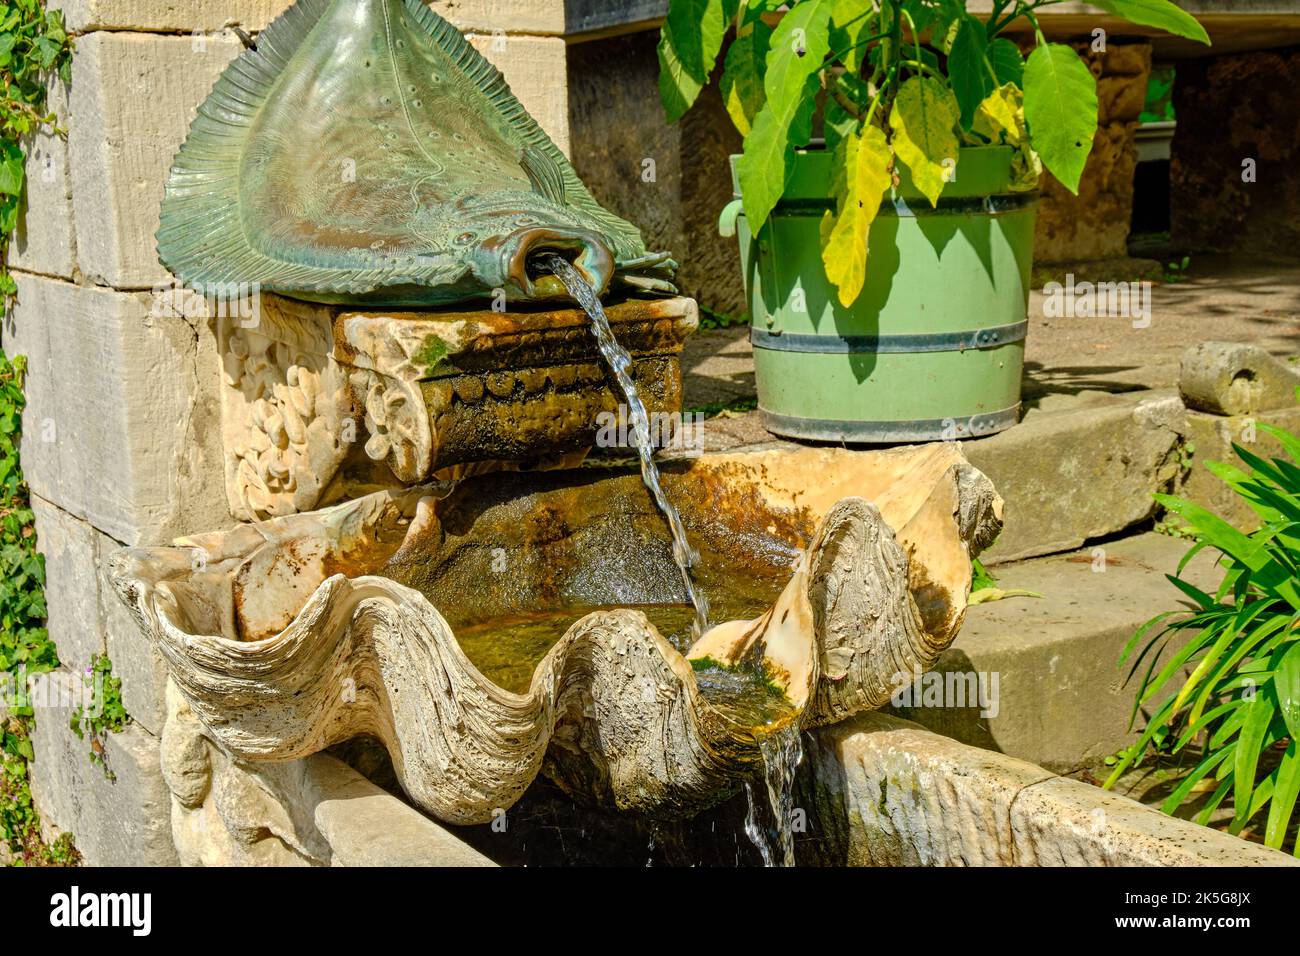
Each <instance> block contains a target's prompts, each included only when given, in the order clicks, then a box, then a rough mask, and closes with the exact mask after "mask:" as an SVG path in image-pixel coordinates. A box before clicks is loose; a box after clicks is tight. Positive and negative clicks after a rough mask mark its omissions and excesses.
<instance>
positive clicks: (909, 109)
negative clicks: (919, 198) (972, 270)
mask: <svg viewBox="0 0 1300 956" xmlns="http://www.w3.org/2000/svg"><path fill="white" fill-rule="evenodd" d="M1059 2H1062V0H992V4H991V8H990V12H989V14H988V16H987V18H986V19H983V20H981V19H980V18H979V17H977V16H975V15H974V14H973V13H971V12H969V11H968V10H967V9H966V6H967V4H966V0H671V2H670V5H669V9H668V16H667V18H666V20H665V21H664V24H663V28H662V30H661V34H660V42H659V63H660V80H659V88H660V94H661V98H662V101H663V105H664V109H665V111H666V112H667V115H668V119H669V120H670V121H676V120H677V119H679V118H680V117H681V116H682V115H683V114H684V113H685V112H686V110H687V109H689V108H690V106H691V104H692V103H694V101H695V99H696V98H697V97H698V96H699V94H700V91H701V90H702V89H703V88H704V86H705V85H706V84H707V83H708V81H709V77H710V75H711V74H712V72H713V70H714V68H715V67H716V65H717V60H718V57H719V54H720V53H721V51H722V49H723V45H724V42H725V40H726V38H727V35H728V34H733V39H732V42H731V45H730V47H729V48H728V50H727V54H726V58H725V61H724V63H723V67H722V75H721V92H722V95H723V98H724V101H725V103H726V107H727V111H728V113H729V114H730V116H731V118H732V120H733V122H734V123H735V124H736V127H737V128H738V129H739V130H740V132H741V134H742V135H743V136H744V141H745V145H744V155H743V156H742V157H741V159H740V161H739V167H738V170H737V173H738V178H739V181H740V187H741V194H742V201H743V204H744V210H745V215H746V217H747V218H748V219H749V226H750V229H751V231H752V232H753V233H754V234H757V233H758V231H759V229H761V228H762V226H763V224H764V223H765V222H766V221H767V218H768V216H769V215H770V214H771V212H772V210H773V209H774V208H775V207H776V204H777V201H778V200H779V199H780V197H781V195H782V192H783V191H784V189H785V187H786V183H787V181H788V179H789V176H790V174H791V171H792V169H793V159H794V152H795V150H796V149H798V148H800V147H804V146H807V145H808V144H809V143H810V141H811V140H812V138H813V132H814V128H815V124H816V120H817V118H818V116H820V121H821V129H822V132H823V137H824V141H825V148H826V149H829V150H832V151H833V152H834V159H833V163H832V166H833V170H834V173H833V181H832V182H831V183H830V184H829V192H830V197H829V198H831V199H833V203H832V206H833V208H832V209H828V210H827V211H826V212H825V213H824V215H823V219H822V229H821V243H822V260H823V263H824V265H825V268H826V275H827V278H828V279H829V280H830V281H831V282H832V283H833V284H834V285H835V286H836V288H837V291H838V295H839V298H840V301H841V302H843V303H844V304H845V305H846V306H847V305H848V304H849V303H851V302H852V301H853V300H854V299H856V298H857V295H858V293H859V292H860V290H861V288H862V286H863V283H864V281H865V277H866V259H867V236H868V232H869V229H870V226H871V221H872V220H873V219H874V218H875V214H876V211H877V209H878V208H879V205H880V199H881V197H882V196H883V195H884V193H885V192H886V191H887V190H888V189H889V188H890V187H891V185H897V183H898V171H899V164H900V163H901V164H902V166H905V167H906V168H907V171H908V172H909V173H910V175H911V179H912V182H913V183H914V184H915V185H916V187H917V189H918V190H919V191H920V192H921V193H922V194H923V195H924V196H925V197H926V199H928V200H929V201H930V202H931V203H932V204H935V205H937V204H938V201H939V196H940V194H941V193H942V192H943V188H944V185H945V184H946V183H947V182H950V181H952V180H953V179H954V178H955V176H956V175H958V169H957V167H958V164H959V163H960V158H961V148H962V147H963V146H981V145H1006V146H1011V147H1014V148H1015V150H1016V158H1015V161H1014V165H1013V179H1014V180H1016V181H1017V182H1018V184H1019V185H1020V186H1021V187H1023V188H1032V185H1033V184H1034V183H1035V182H1036V179H1037V175H1038V172H1039V171H1040V169H1041V166H1046V167H1047V169H1048V170H1050V171H1051V172H1052V174H1053V175H1054V176H1055V177H1056V178H1057V179H1058V180H1060V181H1061V183H1062V184H1064V185H1065V186H1066V187H1067V188H1068V189H1070V190H1071V191H1072V192H1075V193H1077V192H1078V187H1079V178H1080V176H1082V174H1083V168H1084V164H1085V163H1086V162H1087V159H1088V154H1089V152H1090V151H1091V150H1092V142H1093V136H1094V135H1095V133H1096V130H1097V89H1096V80H1095V78H1094V77H1093V75H1092V72H1091V71H1090V70H1089V69H1088V67H1087V65H1086V64H1085V63H1084V62H1083V60H1082V59H1080V57H1079V55H1078V53H1076V52H1075V49H1074V48H1073V47H1071V46H1068V45H1065V44H1062V43H1049V42H1048V41H1047V39H1046V38H1045V37H1044V35H1043V31H1042V29H1041V27H1040V25H1039V22H1038V17H1037V14H1038V11H1040V10H1041V9H1042V8H1044V7H1049V6H1052V5H1053V4H1055V3H1059ZM1094 2H1095V4H1096V5H1097V6H1099V7H1101V8H1102V9H1104V10H1105V11H1107V12H1108V13H1110V14H1112V15H1114V16H1118V17H1121V18H1123V19H1125V20H1127V21H1129V22H1131V23H1134V24H1139V25H1142V26H1146V27H1155V28H1158V29H1161V30H1164V31H1166V32H1169V33H1172V34H1176V35H1178V36H1181V37H1187V38H1190V39H1193V40H1199V41H1200V42H1202V43H1206V44H1208V43H1209V42H1210V41H1209V37H1208V35H1207V34H1206V32H1205V30H1204V28H1203V27H1202V26H1201V25H1200V24H1199V23H1198V22H1197V21H1196V20H1195V18H1193V17H1192V16H1191V15H1190V14H1188V13H1186V12H1185V11H1184V10H1182V9H1180V8H1179V7H1177V6H1175V5H1174V4H1173V3H1171V2H1169V0H1094ZM1017 21H1023V22H1024V23H1026V24H1027V25H1028V27H1029V28H1031V29H1032V35H1033V45H1032V48H1030V50H1029V53H1028V56H1025V55H1024V54H1023V53H1022V49H1021V46H1020V44H1018V43H1017V42H1015V41H1013V40H1012V39H1010V38H1008V37H1007V36H1005V35H1004V34H1005V33H1006V31H1007V28H1008V27H1010V26H1011V25H1012V24H1015V23H1017ZM1040 160H1041V165H1040Z"/></svg>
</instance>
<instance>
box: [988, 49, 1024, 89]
mask: <svg viewBox="0 0 1300 956" xmlns="http://www.w3.org/2000/svg"><path fill="white" fill-rule="evenodd" d="M989 62H990V63H992V64H993V72H994V73H995V74H996V75H997V78H998V85H999V86H1001V85H1003V84H1005V83H1014V84H1016V86H1021V87H1023V85H1024V82H1025V58H1024V57H1023V56H1021V55H1020V47H1018V46H1016V44H1015V43H1014V42H1013V41H1011V40H1008V39H1007V38H1006V37H998V38H997V39H995V40H994V41H993V42H992V43H990V44H989Z"/></svg>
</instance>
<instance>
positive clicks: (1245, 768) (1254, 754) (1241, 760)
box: [1232, 694, 1276, 813]
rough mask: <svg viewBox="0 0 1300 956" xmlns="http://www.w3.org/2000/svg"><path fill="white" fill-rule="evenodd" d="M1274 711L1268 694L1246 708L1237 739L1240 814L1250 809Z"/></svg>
mask: <svg viewBox="0 0 1300 956" xmlns="http://www.w3.org/2000/svg"><path fill="white" fill-rule="evenodd" d="M1275 712H1276V707H1274V705H1273V700H1272V698H1270V697H1269V695H1268V694H1257V695H1256V697H1255V699H1254V700H1252V701H1251V702H1250V703H1249V704H1247V705H1246V709H1245V716H1244V717H1243V719H1242V722H1241V733H1240V735H1239V736H1238V737H1237V754H1236V757H1235V758H1234V765H1233V773H1232V776H1233V797H1232V801H1233V803H1234V805H1235V806H1236V807H1237V812H1239V813H1241V812H1244V811H1245V810H1246V808H1247V807H1249V806H1250V795H1251V793H1253V792H1254V790H1255V768H1256V767H1257V766H1258V765H1259V752H1260V749H1261V748H1262V747H1263V744H1264V735H1265V734H1266V733H1268V725H1269V723H1270V722H1271V721H1272V720H1273V714H1274V713H1275Z"/></svg>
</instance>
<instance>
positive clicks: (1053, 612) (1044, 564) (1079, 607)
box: [898, 533, 1220, 773]
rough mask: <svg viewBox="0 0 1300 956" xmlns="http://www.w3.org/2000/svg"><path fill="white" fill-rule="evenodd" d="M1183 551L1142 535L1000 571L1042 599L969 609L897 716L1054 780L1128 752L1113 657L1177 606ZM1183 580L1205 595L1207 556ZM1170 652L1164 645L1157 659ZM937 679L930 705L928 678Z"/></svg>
mask: <svg viewBox="0 0 1300 956" xmlns="http://www.w3.org/2000/svg"><path fill="white" fill-rule="evenodd" d="M1189 544H1190V543H1189V542H1188V541H1185V540H1182V539H1178V538H1171V537H1168V536H1166V535H1160V534H1153V533H1148V534H1144V535H1139V536H1136V537H1133V538H1125V539H1123V540H1120V541H1114V542H1108V543H1107V544H1106V545H1105V546H1103V547H1096V548H1087V549H1084V550H1083V551H1078V552H1075V553H1073V554H1067V555H1054V556H1052V557H1048V558H1038V559H1035V560H1032V561H1026V562H1024V563H1016V564H1009V565H1003V566H1000V567H999V568H998V569H997V575H998V587H1000V588H1007V589H1021V588H1023V589H1025V590H1029V591H1034V592H1036V593H1038V594H1041V595H1042V598H1041V599H1036V598H1030V597H1014V598H1008V599H1005V600H1001V601H992V602H989V603H986V604H977V605H975V606H973V607H971V608H970V609H969V610H968V611H967V612H966V621H965V623H964V624H963V625H962V630H961V634H959V635H958V637H957V640H956V641H954V642H953V645H952V647H950V648H948V650H946V651H945V652H944V653H943V655H942V656H941V657H940V658H939V662H938V664H936V665H935V668H934V671H935V675H936V676H934V677H929V676H927V677H926V678H924V679H923V681H922V683H921V684H919V685H918V686H917V687H914V688H913V689H912V691H911V693H910V694H908V695H907V696H905V697H903V696H900V697H899V698H898V700H899V701H900V702H902V703H904V704H906V705H907V706H905V707H901V708H899V710H898V712H899V713H900V714H901V715H902V716H904V717H906V718H908V719H909V720H914V721H916V722H918V723H920V724H922V725H924V726H925V727H927V728H929V729H930V730H933V731H935V732H936V733H941V734H944V735H945V736H948V737H952V738H954V739H957V740H960V741H962V742H963V743H967V744H971V745H973V746H976V747H983V748H985V749H988V750H995V751H999V752H1001V753H1006V754H1009V755H1011V756H1013V757H1019V758H1021V759H1023V760H1029V761H1032V762H1033V763H1036V764H1039V765H1040V766H1043V767H1046V768H1047V769H1048V770H1052V771H1055V772H1058V773H1065V772H1069V771H1072V770H1076V769H1078V768H1079V767H1082V766H1087V765H1095V764H1097V763H1099V762H1100V761H1101V760H1102V759H1103V758H1104V757H1107V756H1109V755H1111V754H1114V753H1116V752H1117V751H1118V750H1120V749H1121V748H1122V747H1127V746H1129V745H1130V744H1132V743H1133V742H1134V740H1135V739H1136V735H1137V733H1139V732H1140V731H1141V730H1142V727H1143V724H1142V720H1141V718H1140V717H1139V719H1138V722H1137V724H1136V726H1135V727H1134V729H1133V730H1130V729H1129V715H1130V713H1131V712H1132V708H1133V696H1134V694H1135V693H1136V683H1135V681H1129V682H1127V683H1126V681H1125V678H1126V677H1127V676H1128V670H1127V669H1126V668H1121V667H1120V666H1119V659H1120V653H1121V652H1122V651H1123V649H1124V646H1125V645H1126V644H1127V643H1128V642H1129V640H1130V639H1131V638H1132V636H1133V634H1134V632H1136V631H1137V629H1138V628H1139V627H1141V626H1142V625H1143V624H1145V623H1146V622H1147V621H1148V620H1150V619H1151V618H1152V617H1154V616H1155V615H1156V614H1158V613H1160V612H1161V611H1165V610H1169V609H1172V608H1175V607H1178V606H1179V602H1180V601H1181V600H1182V599H1181V597H1180V592H1179V591H1177V590H1176V589H1175V588H1174V586H1173V585H1171V584H1170V583H1169V582H1168V580H1166V578H1165V574H1167V573H1168V574H1173V573H1174V572H1175V571H1176V570H1177V569H1178V562H1179V561H1180V560H1181V559H1182V557H1183V555H1184V554H1185V553H1186V551H1187V549H1188V547H1189ZM1184 577H1185V578H1186V580H1188V581H1190V582H1191V583H1193V584H1195V585H1196V586H1197V587H1200V588H1202V589H1206V590H1211V591H1212V590H1213V587H1214V585H1215V584H1217V583H1218V580H1219V577H1220V574H1219V572H1216V571H1215V569H1214V557H1213V555H1211V554H1210V553H1208V552H1205V553H1202V554H1200V555H1198V556H1197V557H1196V558H1195V559H1194V560H1193V561H1192V562H1191V563H1190V564H1189V565H1188V567H1187V569H1186V570H1185V571H1184ZM1177 646H1178V641H1177V640H1175V641H1174V642H1173V643H1172V644H1171V646H1170V648H1169V649H1168V650H1167V651H1166V652H1165V653H1166V655H1171V654H1173V653H1175V650H1176V647H1177ZM939 679H942V680H943V681H944V685H943V686H944V693H943V695H942V698H940V697H939V695H938V693H937V687H938V685H937V684H935V683H933V682H934V681H937V680H939ZM927 682H931V683H927ZM932 690H934V691H935V696H934V697H928V696H927V695H928V694H930V692H931V691H932ZM981 690H982V691H983V699H979V696H978V694H979V691H981Z"/></svg>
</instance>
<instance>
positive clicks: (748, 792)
mask: <svg viewBox="0 0 1300 956" xmlns="http://www.w3.org/2000/svg"><path fill="white" fill-rule="evenodd" d="M759 746H760V750H761V752H762V754H763V788H764V790H766V791H767V808H768V811H770V813H771V815H772V823H773V826H772V827H771V828H765V827H764V826H763V824H762V822H761V820H760V813H759V806H758V801H757V800H755V798H754V786H753V784H751V783H749V782H746V783H745V797H746V799H747V800H748V801H749V809H748V811H747V812H746V814H745V834H746V835H747V836H748V837H749V839H750V840H751V841H752V842H753V844H754V846H756V847H758V852H759V853H760V854H761V855H762V857H763V865H764V866H794V775H795V771H796V770H797V769H798V767H799V762H800V761H801V760H803V743H802V742H801V740H800V737H799V725H798V724H797V723H796V722H791V723H790V724H787V725H786V726H785V727H782V728H781V729H780V730H778V731H776V732H775V733H773V734H771V735H769V736H767V737H765V738H763V740H762V742H761V743H760V745H759Z"/></svg>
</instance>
